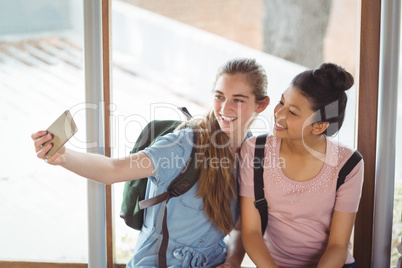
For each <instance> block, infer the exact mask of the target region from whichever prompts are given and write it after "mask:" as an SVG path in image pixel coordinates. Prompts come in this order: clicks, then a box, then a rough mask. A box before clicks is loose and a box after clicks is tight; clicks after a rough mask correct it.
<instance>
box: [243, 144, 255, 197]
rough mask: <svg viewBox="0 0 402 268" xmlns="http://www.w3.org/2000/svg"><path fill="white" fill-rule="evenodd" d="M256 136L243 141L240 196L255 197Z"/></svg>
mask: <svg viewBox="0 0 402 268" xmlns="http://www.w3.org/2000/svg"><path fill="white" fill-rule="evenodd" d="M255 141H256V137H251V138H250V139H247V140H246V141H245V142H243V145H242V147H241V151H240V175H239V186H240V191H239V194H240V196H245V197H254V162H253V159H254V149H255Z"/></svg>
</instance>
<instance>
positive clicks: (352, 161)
mask: <svg viewBox="0 0 402 268" xmlns="http://www.w3.org/2000/svg"><path fill="white" fill-rule="evenodd" d="M362 158H363V156H362V155H361V154H360V153H359V152H358V151H357V150H356V151H355V152H354V153H353V154H352V156H351V157H350V158H349V159H348V161H347V162H346V163H345V164H344V165H343V167H342V169H341V170H340V171H339V175H338V180H337V182H336V190H337V191H338V189H339V187H341V185H342V184H343V183H344V182H345V179H346V176H347V175H348V174H349V173H350V172H351V171H352V169H353V168H354V167H355V166H356V165H357V163H359V162H360V160H362Z"/></svg>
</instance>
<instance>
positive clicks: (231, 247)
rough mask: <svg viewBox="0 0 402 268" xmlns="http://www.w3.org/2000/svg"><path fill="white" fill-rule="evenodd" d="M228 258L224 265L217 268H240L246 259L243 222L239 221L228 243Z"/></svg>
mask: <svg viewBox="0 0 402 268" xmlns="http://www.w3.org/2000/svg"><path fill="white" fill-rule="evenodd" d="M226 250H227V258H226V261H225V263H224V264H222V265H220V266H218V267H217V268H226V267H227V268H229V267H236V268H240V266H241V263H242V261H243V258H244V254H245V250H244V247H243V242H242V239H241V220H239V221H238V222H237V224H236V226H235V228H233V230H232V231H231V232H230V234H229V240H228V241H227V243H226Z"/></svg>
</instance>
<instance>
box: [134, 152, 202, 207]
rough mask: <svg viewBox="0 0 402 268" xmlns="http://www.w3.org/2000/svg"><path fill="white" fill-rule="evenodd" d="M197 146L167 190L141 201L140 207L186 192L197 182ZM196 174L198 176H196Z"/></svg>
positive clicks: (152, 204) (149, 205)
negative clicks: (195, 161) (195, 162)
mask: <svg viewBox="0 0 402 268" xmlns="http://www.w3.org/2000/svg"><path fill="white" fill-rule="evenodd" d="M195 151H196V150H195V148H193V150H192V151H191V154H190V158H189V159H188V161H187V163H186V166H185V167H184V168H183V170H182V171H181V172H180V174H179V175H178V176H177V177H176V178H175V179H174V180H173V181H172V182H171V183H170V184H169V186H168V188H167V191H166V192H164V193H162V194H160V195H157V196H155V197H152V198H148V199H144V200H141V201H140V202H139V206H140V209H144V208H148V207H152V206H154V205H156V204H159V203H161V202H163V201H165V200H168V199H170V198H171V197H177V196H179V195H182V194H184V193H186V192H187V191H188V190H190V189H191V187H193V185H194V184H195V183H196V182H197V179H198V173H199V170H198V169H197V167H196V166H195V164H194V160H195V159H194V158H195ZM195 174H196V176H194V175H195Z"/></svg>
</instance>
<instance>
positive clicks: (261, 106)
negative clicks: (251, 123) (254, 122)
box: [255, 96, 269, 113]
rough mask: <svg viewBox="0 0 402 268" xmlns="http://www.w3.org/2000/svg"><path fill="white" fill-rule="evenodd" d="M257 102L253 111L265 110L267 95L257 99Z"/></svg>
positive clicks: (267, 100) (267, 101)
mask: <svg viewBox="0 0 402 268" xmlns="http://www.w3.org/2000/svg"><path fill="white" fill-rule="evenodd" d="M257 103H258V107H257V110H256V111H255V112H256V113H261V112H262V111H264V110H265V108H267V107H268V104H269V97H268V96H267V97H265V98H263V99H262V100H260V101H258V102H257Z"/></svg>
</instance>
